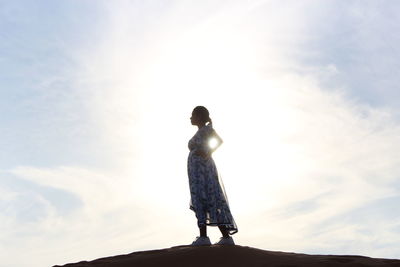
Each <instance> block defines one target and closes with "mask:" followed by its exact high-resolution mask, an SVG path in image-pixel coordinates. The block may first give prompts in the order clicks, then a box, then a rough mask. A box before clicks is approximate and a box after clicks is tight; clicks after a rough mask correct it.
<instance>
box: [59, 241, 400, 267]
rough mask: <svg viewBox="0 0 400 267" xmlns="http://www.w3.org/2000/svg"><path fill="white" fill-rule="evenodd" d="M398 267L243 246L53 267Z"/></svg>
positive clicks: (398, 263)
mask: <svg viewBox="0 0 400 267" xmlns="http://www.w3.org/2000/svg"><path fill="white" fill-rule="evenodd" d="M61 266H62V267H155V266H187V267H189V266H190V267H200V266H202V267H217V266H218V267H225V266H229V267H236V266H237V267H239V266H240V267H241V266H243V267H278V266H279V267H306V266H307V267H316V266H327V267H330V266H332V267H334V266H335V267H336V266H338V267H342V266H343V267H344V266H346V267H350V266H354V267H364V266H365V267H368V266H385V267H386V266H393V267H400V260H398V259H381V258H370V257H365V256H353V255H308V254H300V253H290V252H280V251H267V250H261V249H257V248H252V247H247V246H238V245H236V246H216V245H214V246H204V247H191V246H177V247H171V248H166V249H157V250H149V251H138V252H133V253H130V254H125V255H118V256H112V257H106V258H100V259H96V260H93V261H81V262H77V263H69V264H65V265H54V266H53V267H61Z"/></svg>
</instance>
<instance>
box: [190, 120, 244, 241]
mask: <svg viewBox="0 0 400 267" xmlns="http://www.w3.org/2000/svg"><path fill="white" fill-rule="evenodd" d="M214 134H216V133H215V130H214V129H213V128H212V124H207V125H205V126H203V127H201V128H200V129H199V130H198V131H197V132H196V134H195V135H194V136H193V137H192V138H191V139H190V140H189V150H190V153H189V157H188V176H189V187H190V209H191V210H193V211H194V212H195V214H196V218H197V225H198V226H202V225H210V226H219V225H224V226H225V227H226V229H227V230H228V232H229V234H231V235H232V234H234V233H236V232H237V231H238V228H237V226H236V223H235V221H234V219H233V216H232V214H231V211H230V208H229V204H228V200H227V197H226V194H225V190H224V186H223V183H222V180H221V177H220V176H219V175H218V171H217V168H216V166H215V162H214V160H213V158H212V157H211V156H210V157H208V158H204V157H202V156H200V155H198V154H196V152H199V151H203V152H207V151H210V149H211V148H210V146H209V140H210V138H211V137H212V136H213V135H214Z"/></svg>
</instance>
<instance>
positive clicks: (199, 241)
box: [192, 236, 211, 246]
mask: <svg viewBox="0 0 400 267" xmlns="http://www.w3.org/2000/svg"><path fill="white" fill-rule="evenodd" d="M210 245H211V241H210V238H208V236H205V237H204V236H197V237H196V240H195V241H193V242H192V246H210Z"/></svg>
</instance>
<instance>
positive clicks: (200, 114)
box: [190, 106, 211, 126]
mask: <svg viewBox="0 0 400 267" xmlns="http://www.w3.org/2000/svg"><path fill="white" fill-rule="evenodd" d="M190 121H191V122H192V124H193V125H198V126H200V125H205V124H206V123H207V122H210V123H211V119H210V113H209V112H208V110H207V109H206V108H205V107H203V106H197V107H195V108H194V109H193V111H192V117H190Z"/></svg>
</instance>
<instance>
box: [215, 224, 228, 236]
mask: <svg viewBox="0 0 400 267" xmlns="http://www.w3.org/2000/svg"><path fill="white" fill-rule="evenodd" d="M218 228H219V230H220V231H221V234H222V236H223V237H229V232H228V230H227V229H226V227H225V225H218Z"/></svg>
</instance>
